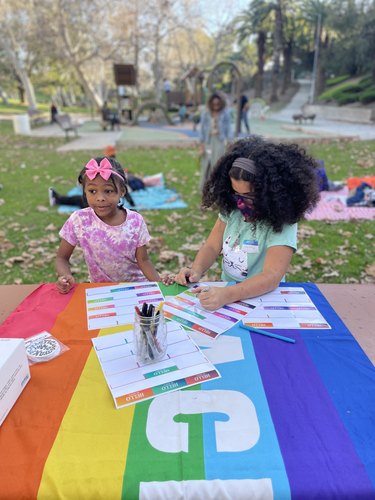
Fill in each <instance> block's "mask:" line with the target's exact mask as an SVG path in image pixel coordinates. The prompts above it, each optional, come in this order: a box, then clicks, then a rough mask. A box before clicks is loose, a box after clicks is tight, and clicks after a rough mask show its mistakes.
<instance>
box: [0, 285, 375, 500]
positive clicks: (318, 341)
mask: <svg viewBox="0 0 375 500" xmlns="http://www.w3.org/2000/svg"><path fill="white" fill-rule="evenodd" d="M88 286H94V285H78V286H77V287H76V289H75V291H74V292H73V293H71V294H69V295H60V294H59V293H58V292H57V291H56V290H55V287H54V285H42V286H41V287H39V288H38V289H37V290H36V291H35V292H34V293H33V294H31V295H30V296H29V297H28V298H27V299H26V300H25V301H24V302H23V303H22V304H21V305H20V306H19V307H18V308H17V309H16V311H15V312H14V313H13V314H12V315H11V316H9V318H8V319H7V320H6V321H5V322H4V324H3V325H1V326H0V337H18V338H22V337H24V338H25V337H28V336H30V335H33V334H35V333H37V332H39V331H42V330H48V331H49V332H51V333H52V335H54V336H55V337H56V338H58V339H59V340H61V341H62V342H63V343H64V344H66V345H67V346H68V347H69V351H67V352H65V353H64V354H63V355H62V356H60V357H58V358H56V359H54V360H52V361H50V362H48V363H44V364H39V365H34V366H32V367H31V381H30V382H29V384H28V386H27V387H26V388H25V390H24V392H23V393H22V394H21V396H20V398H19V400H18V401H17V403H16V405H15V406H14V408H13V409H12V410H11V412H10V414H9V415H8V417H7V418H6V420H5V421H4V423H3V425H2V427H1V428H0V498H1V499H21V498H25V499H28V500H29V499H33V498H39V499H60V498H61V499H62V498H64V499H77V498H82V499H91V498H92V499H94V498H95V499H115V498H124V499H136V498H144V499H148V498H149V499H152V500H155V499H159V498H160V499H163V500H165V499H173V500H175V499H178V498H181V499H182V498H184V499H185V498H186V499H193V498H194V499H197V498H204V499H210V498H215V499H221V498H234V499H236V500H238V499H242V498H243V499H245V498H246V499H249V498H263V499H268V498H275V499H280V500H286V499H288V498H295V499H304V500H306V499H309V498H338V499H344V498H347V499H357V498H358V499H359V498H375V369H374V366H373V365H372V363H371V362H370V360H369V359H368V358H367V357H366V355H365V354H364V353H363V351H362V350H361V348H360V347H359V345H358V343H357V342H356V341H355V339H354V338H353V337H352V335H351V334H350V332H349V331H348V330H347V328H346V327H345V325H344V324H343V323H342V321H341V320H340V319H339V318H338V316H337V315H336V313H335V312H334V311H333V309H332V308H331V306H330V305H329V304H328V302H327V301H326V299H325V298H324V297H323V296H322V294H321V293H320V291H319V290H318V289H317V287H315V285H312V284H298V286H303V287H304V288H305V290H306V291H307V293H308V294H309V296H310V298H311V299H312V300H313V302H314V303H315V305H316V306H317V307H318V308H319V310H320V311H321V313H322V314H323V315H324V317H325V318H326V320H327V321H328V322H329V324H330V325H331V326H332V330H327V331H325V330H324V331H322V330H308V331H306V330H289V331H287V332H286V331H285V330H284V331H282V332H281V331H280V333H281V334H284V335H286V334H287V336H289V337H293V338H295V339H296V343H295V344H288V343H286V342H281V341H278V340H275V339H271V338H268V337H264V336H260V335H257V334H251V335H250V334H249V333H248V332H246V331H245V330H242V329H240V328H239V327H238V326H235V327H233V328H232V329H231V330H230V331H228V332H227V333H225V334H223V335H221V336H220V337H219V338H218V339H217V340H212V339H210V338H208V337H207V336H203V335H201V334H197V335H201V336H200V337H198V336H195V337H194V340H195V341H196V342H197V343H198V344H199V345H200V346H201V348H202V349H204V352H205V354H206V355H207V357H209V358H210V359H211V361H212V362H213V363H214V364H215V365H216V366H217V368H218V369H219V370H220V373H221V375H222V378H221V379H217V380H213V381H211V382H209V383H207V384H201V385H197V386H194V387H192V388H189V389H186V390H181V391H177V392H173V393H169V394H165V395H162V396H160V397H157V398H155V399H152V400H149V401H145V402H142V403H138V404H136V405H133V406H128V407H126V408H123V409H120V410H116V409H115V407H114V404H113V400H112V397H111V394H110V391H109V390H108V387H107V385H106V383H105V380H104V377H103V373H102V370H101V368H100V365H99V362H98V359H97V357H96V355H95V353H94V351H93V349H92V342H91V338H92V337H95V336H98V335H104V334H108V333H115V332H118V331H121V329H122V330H123V328H124V327H113V328H110V329H106V330H105V331H103V330H91V331H88V330H87V320H86V310H85V288H87V287H88ZM287 286H293V284H291V283H288V284H287ZM296 286H297V284H296ZM180 289H181V290H182V288H180ZM163 291H164V292H165V293H170V292H171V291H172V292H174V291H176V288H174V289H173V287H172V288H170V289H169V290H168V289H167V288H165V287H163ZM276 332H277V331H276Z"/></svg>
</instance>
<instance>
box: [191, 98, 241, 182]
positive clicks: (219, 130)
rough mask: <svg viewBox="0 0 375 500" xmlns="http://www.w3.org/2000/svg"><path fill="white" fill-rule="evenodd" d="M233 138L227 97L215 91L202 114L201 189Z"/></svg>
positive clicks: (200, 147)
mask: <svg viewBox="0 0 375 500" xmlns="http://www.w3.org/2000/svg"><path fill="white" fill-rule="evenodd" d="M232 138H233V133H232V125H231V117H230V113H229V110H228V108H227V104H226V100H225V97H224V96H223V95H222V94H221V93H219V92H214V93H213V94H211V96H210V97H209V99H208V102H207V110H206V111H205V112H204V113H203V115H202V120H201V127H200V137H199V142H200V146H199V154H200V157H201V162H200V163H201V177H200V186H199V187H200V189H203V186H204V184H205V182H206V181H207V179H208V177H209V176H210V173H211V171H212V168H213V167H214V165H215V163H216V162H217V160H218V159H219V158H220V157H221V156H222V155H223V154H224V151H225V146H226V144H227V142H228V141H229V140H230V139H232Z"/></svg>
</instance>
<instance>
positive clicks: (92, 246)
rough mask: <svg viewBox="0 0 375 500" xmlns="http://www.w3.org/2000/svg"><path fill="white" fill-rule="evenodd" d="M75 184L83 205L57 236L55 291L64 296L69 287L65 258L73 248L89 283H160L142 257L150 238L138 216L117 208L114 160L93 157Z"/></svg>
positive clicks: (121, 186) (119, 182) (119, 180)
mask: <svg viewBox="0 0 375 500" xmlns="http://www.w3.org/2000/svg"><path fill="white" fill-rule="evenodd" d="M78 182H79V183H80V184H81V185H82V187H83V193H84V201H85V202H86V203H87V205H88V207H87V208H83V209H81V210H78V211H76V212H74V213H73V214H72V215H71V216H70V217H69V219H68V220H67V221H66V222H65V224H64V225H63V227H62V229H61V231H60V233H59V235H60V237H61V242H60V246H59V249H58V251H57V256H56V271H57V275H58V279H57V289H58V290H59V292H60V293H68V292H69V291H70V290H71V289H72V287H73V286H74V283H75V281H74V277H73V275H72V272H71V269H70V263H69V260H70V257H71V255H72V253H73V251H74V248H75V247H76V246H77V245H78V246H80V247H81V248H82V250H83V253H84V257H85V260H86V264H87V267H88V270H89V275H90V280H91V282H95V283H105V282H118V281H144V280H150V281H160V276H159V273H158V272H157V271H156V269H155V268H154V266H153V264H152V262H151V261H150V259H149V256H148V253H147V247H146V245H147V243H148V242H149V240H150V235H149V232H148V230H147V226H146V224H145V221H144V220H143V217H142V216H141V215H140V214H139V213H137V212H134V211H132V210H127V209H126V208H124V207H123V206H121V205H120V199H121V197H123V196H125V194H126V193H127V189H128V188H127V182H126V177H125V173H124V170H123V168H122V167H121V165H120V164H119V163H118V162H117V161H116V160H115V159H114V158H106V157H98V158H93V159H91V160H90V161H89V162H88V163H87V165H86V166H85V167H84V168H83V169H82V170H81V172H80V174H79V177H78Z"/></svg>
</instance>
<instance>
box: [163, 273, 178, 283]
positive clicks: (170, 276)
mask: <svg viewBox="0 0 375 500" xmlns="http://www.w3.org/2000/svg"><path fill="white" fill-rule="evenodd" d="M162 282H163V284H164V285H167V286H169V285H173V283H176V275H175V274H168V275H167V276H164V277H163V279H162Z"/></svg>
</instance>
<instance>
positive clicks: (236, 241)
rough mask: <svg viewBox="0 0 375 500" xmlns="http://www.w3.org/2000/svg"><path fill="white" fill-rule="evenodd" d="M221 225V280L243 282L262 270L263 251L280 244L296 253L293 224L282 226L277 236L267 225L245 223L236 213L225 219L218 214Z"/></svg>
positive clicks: (295, 236) (295, 225) (238, 213)
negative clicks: (223, 227) (223, 228)
mask: <svg viewBox="0 0 375 500" xmlns="http://www.w3.org/2000/svg"><path fill="white" fill-rule="evenodd" d="M219 218H220V219H221V220H222V221H223V222H225V224H226V227H225V230H224V237H223V263H222V268H223V269H222V273H221V279H222V280H223V281H243V280H245V279H246V278H248V277H250V276H254V275H255V274H258V273H260V272H261V271H262V270H263V265H264V259H265V256H266V252H267V249H268V248H270V247H273V246H277V245H283V246H288V247H291V248H293V250H294V251H296V250H297V224H292V225H285V226H284V227H283V229H282V231H281V232H280V233H275V232H274V231H273V229H272V228H271V227H270V226H267V225H264V224H258V225H257V227H256V228H255V229H254V228H253V225H252V224H250V223H249V222H245V221H244V219H243V215H242V214H241V212H240V211H239V210H234V211H233V212H231V214H230V215H229V216H225V215H222V214H220V215H219Z"/></svg>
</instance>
